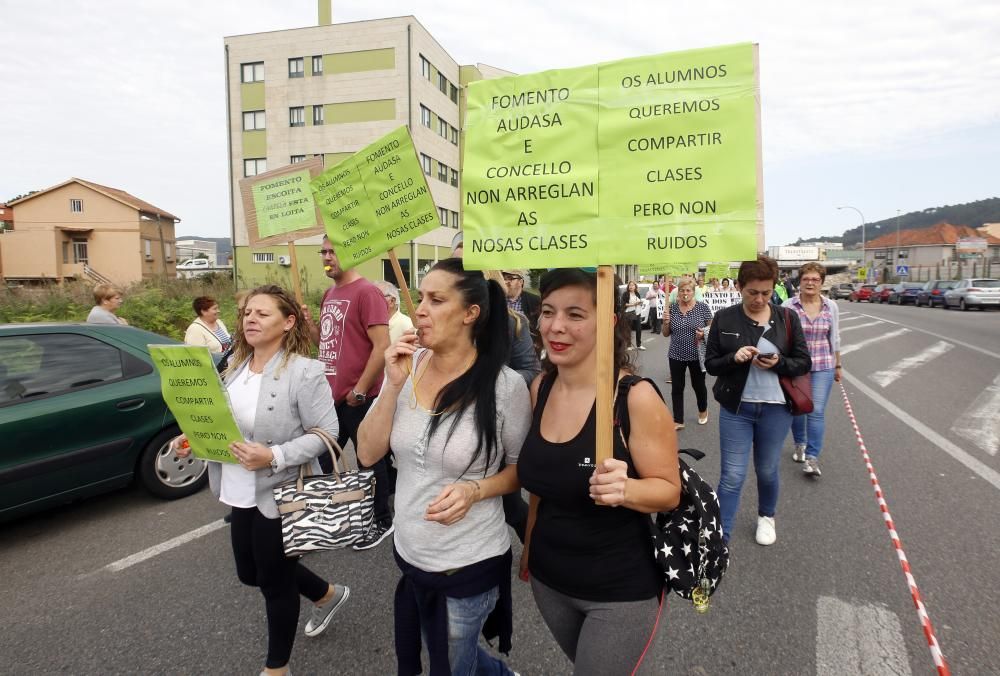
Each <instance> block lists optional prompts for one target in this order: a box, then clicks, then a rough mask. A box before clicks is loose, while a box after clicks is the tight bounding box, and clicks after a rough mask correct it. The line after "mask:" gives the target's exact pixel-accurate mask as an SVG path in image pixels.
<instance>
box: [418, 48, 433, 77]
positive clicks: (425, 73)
mask: <svg viewBox="0 0 1000 676" xmlns="http://www.w3.org/2000/svg"><path fill="white" fill-rule="evenodd" d="M420 76H421V77H425V78H427V79H428V80H430V79H431V62H430V61H428V60H427V59H425V58H424V55H423V54H421V55H420Z"/></svg>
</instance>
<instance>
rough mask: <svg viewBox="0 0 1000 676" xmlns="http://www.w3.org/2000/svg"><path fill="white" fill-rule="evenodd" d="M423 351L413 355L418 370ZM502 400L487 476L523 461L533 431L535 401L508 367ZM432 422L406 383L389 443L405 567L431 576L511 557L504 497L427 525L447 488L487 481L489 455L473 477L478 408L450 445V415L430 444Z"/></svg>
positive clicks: (500, 385) (500, 387) (467, 414)
mask: <svg viewBox="0 0 1000 676" xmlns="http://www.w3.org/2000/svg"><path fill="white" fill-rule="evenodd" d="M423 352H424V350H420V351H419V352H418V353H417V354H416V355H414V368H415V366H416V363H417V358H419V357H420V355H421V353H423ZM424 358H426V357H424ZM496 397H497V431H498V432H499V436H500V439H499V444H498V449H497V455H496V456H494V457H493V459H492V462H491V463H490V466H489V468H488V469H487V470H486V473H485V475H486V476H487V477H490V476H493V475H494V474H496V473H497V472H498V471H499V469H500V461H501V459H504V460H505V461H506V463H507V464H508V465H514V464H516V463H517V458H518V455H519V454H520V452H521V444H522V443H523V442H524V438H525V437H526V436H527V435H528V428H529V427H530V426H531V398H530V396H529V394H528V388H527V386H526V385H525V384H524V379H523V378H522V377H521V376H519V375H518V374H517V372H515V371H513V370H511V369H510V368H507V367H504V368H503V370H502V371H501V372H500V376H499V378H497V385H496ZM424 403H428V402H424ZM373 408H374V407H373ZM430 422H431V416H430V414H429V413H428V412H427V411H426V410H424V409H423V408H421V407H420V406H419V405H417V404H416V403H415V400H414V399H413V380H412V379H407V381H406V384H405V385H403V389H402V391H400V393H399V397H398V399H397V400H396V413H395V415H394V417H393V422H392V433H391V435H390V437H389V444H390V446H391V447H392V450H393V453H394V454H395V457H396V467H397V470H398V476H397V479H396V515H395V519H394V521H393V523H394V524H395V526H396V534H395V544H396V550H397V551H398V552H399V555H400V556H402V557H403V559H404V560H405V561H407V562H408V563H410V564H412V565H414V566H416V567H417V568H420V569H421V570H424V571H427V572H441V571H445V570H452V569H454V568H461V567H462V566H467V565H470V564H473V563H477V562H479V561H483V560H485V559H489V558H492V557H494V556H500V555H502V554H504V553H505V552H506V551H507V549H508V548H510V535H509V534H508V531H507V524H506V523H505V521H504V514H503V501H502V499H501V498H499V497H495V498H488V499H486V500H481V501H479V502H477V503H475V504H474V505H472V507H471V508H470V509H469V512H468V513H467V514H466V515H465V518H463V519H462V520H461V521H459V522H458V523H455V524H452V525H451V526H444V525H442V524H440V523H436V522H434V521H427V520H426V519H424V514H425V513H426V511H427V506H428V505H430V504H431V502H433V501H434V499H435V498H437V496H438V494H439V493H440V492H441V490H442V489H443V488H444V487H445V486H447V485H449V484H452V483H455V482H457V481H463V480H469V479H482V478H483V470H484V465H485V455H486V454H485V452H484V453H483V454H482V455H481V456H480V457H479V459H477V461H476V463H475V464H473V465H472V467H471V468H469V469H468V471H466V467H467V466H468V465H469V462H470V461H471V460H472V456H473V454H474V453H475V451H476V448H477V446H478V435H477V434H476V426H475V412H474V410H473V409H472V408H468V409H466V410H465V411H463V412H462V417H461V419H460V420H459V422H458V425H457V426H456V427H455V429H454V432H452V433H451V438H450V439H448V433H449V432H450V431H451V426H452V423H453V419H452V418H451V416H448V415H445V416H443V419H442V420H441V421H440V422H439V424H438V427H437V429H436V430H435V431H434V436H433V437H431V438H430V439H428V438H427V432H428V430H429V429H430ZM446 439H447V440H448V444H447V446H445V440H446Z"/></svg>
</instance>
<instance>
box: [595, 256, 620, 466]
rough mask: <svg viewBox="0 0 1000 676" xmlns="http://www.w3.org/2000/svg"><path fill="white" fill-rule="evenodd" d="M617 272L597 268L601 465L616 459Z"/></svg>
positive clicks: (598, 406)
mask: <svg viewBox="0 0 1000 676" xmlns="http://www.w3.org/2000/svg"><path fill="white" fill-rule="evenodd" d="M615 291H616V289H615V271H614V268H612V267H611V266H610V265H602V266H600V267H599V268H597V452H596V455H597V462H598V463H600V462H602V461H603V460H604V459H605V458H610V457H612V452H611V443H612V433H613V431H614V430H613V429H612V426H613V423H614V421H613V419H612V411H611V407H612V400H613V398H614V383H613V382H612V381H613V380H614V371H615V363H614V362H615V335H614V334H615V297H614V294H615Z"/></svg>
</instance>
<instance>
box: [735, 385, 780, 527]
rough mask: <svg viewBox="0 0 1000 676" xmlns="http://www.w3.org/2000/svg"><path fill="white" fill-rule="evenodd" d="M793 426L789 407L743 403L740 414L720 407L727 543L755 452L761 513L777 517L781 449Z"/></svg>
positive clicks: (759, 510)
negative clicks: (751, 454)
mask: <svg viewBox="0 0 1000 676" xmlns="http://www.w3.org/2000/svg"><path fill="white" fill-rule="evenodd" d="M791 425H792V414H791V412H789V410H788V406H786V405H785V404H750V403H747V402H741V403H740V406H739V409H738V412H737V413H731V412H729V411H728V410H727V409H726V408H725V407H724V406H723V407H720V409H719V446H720V450H721V463H722V474H721V476H720V477H719V508H720V511H721V512H722V532H723V536H724V537H725V538H726V539H727V540H728V539H729V536H730V534H731V533H732V530H733V519H734V518H735V517H736V512H737V511H738V510H739V507H740V493H741V492H742V490H743V481H744V480H745V479H746V476H747V467H748V466H749V464H750V453H751V451H752V452H753V466H754V470H755V471H756V473H757V514H758V515H759V516H774V511H775V509H776V507H777V505H778V466H779V464H780V460H781V447H782V445H784V443H785V437H787V436H788V429H789V427H791Z"/></svg>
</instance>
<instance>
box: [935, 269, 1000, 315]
mask: <svg viewBox="0 0 1000 676" xmlns="http://www.w3.org/2000/svg"><path fill="white" fill-rule="evenodd" d="M952 307H957V308H961V309H963V310H968V309H969V308H970V307H977V308H979V309H980V310H985V309H986V308H988V307H1000V279H984V278H981V277H980V278H978V279H973V278H968V279H963V280H961V281H959V282H958V284H956V285H955V286H954V287H952V288H950V289H948V290H947V291H945V292H944V309H945V310H947V309H948V308H952Z"/></svg>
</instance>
